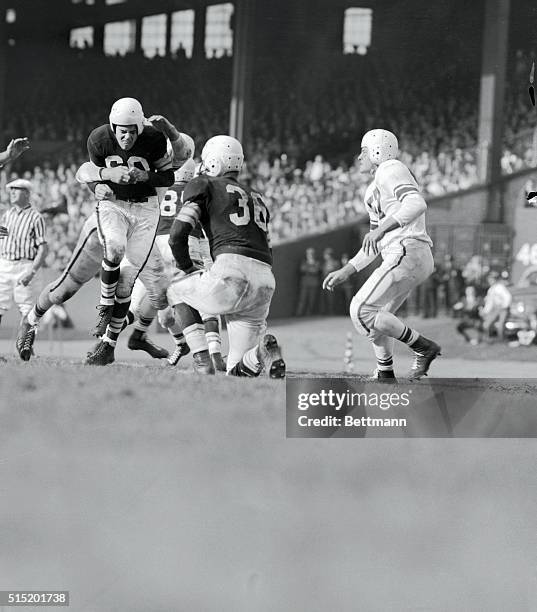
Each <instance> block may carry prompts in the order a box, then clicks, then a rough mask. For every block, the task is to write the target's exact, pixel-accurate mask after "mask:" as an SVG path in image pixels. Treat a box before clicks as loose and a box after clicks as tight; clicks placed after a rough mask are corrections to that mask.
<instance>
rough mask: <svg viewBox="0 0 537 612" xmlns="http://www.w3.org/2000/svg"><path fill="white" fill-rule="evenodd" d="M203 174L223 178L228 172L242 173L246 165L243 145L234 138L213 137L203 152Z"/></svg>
mask: <svg viewBox="0 0 537 612" xmlns="http://www.w3.org/2000/svg"><path fill="white" fill-rule="evenodd" d="M201 163H202V172H203V173H204V174H207V175H209V176H221V175H222V174H225V173H226V172H240V170H241V168H242V164H243V163H244V153H243V151H242V145H241V143H240V142H239V141H238V140H237V139H236V138H233V137H232V136H223V135H222V136H213V137H212V138H209V140H208V141H207V142H206V143H205V146H204V147H203V150H202V152H201Z"/></svg>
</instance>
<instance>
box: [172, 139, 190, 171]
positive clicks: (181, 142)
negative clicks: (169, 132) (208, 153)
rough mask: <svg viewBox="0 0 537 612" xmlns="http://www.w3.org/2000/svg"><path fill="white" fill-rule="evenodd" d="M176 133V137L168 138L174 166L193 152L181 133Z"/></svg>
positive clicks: (178, 164) (180, 163)
mask: <svg viewBox="0 0 537 612" xmlns="http://www.w3.org/2000/svg"><path fill="white" fill-rule="evenodd" d="M177 133H178V138H176V139H172V138H170V143H171V145H172V149H173V163H174V166H176V167H177V166H182V165H183V164H184V163H185V162H186V160H187V159H188V158H189V157H190V156H191V155H192V153H193V152H192V151H191V150H190V147H189V145H188V143H187V141H186V140H185V139H184V138H183V136H182V134H181V133H180V132H177Z"/></svg>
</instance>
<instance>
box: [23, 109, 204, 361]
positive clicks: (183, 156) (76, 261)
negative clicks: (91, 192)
mask: <svg viewBox="0 0 537 612" xmlns="http://www.w3.org/2000/svg"><path fill="white" fill-rule="evenodd" d="M154 118H156V121H155V124H158V126H159V129H160V128H161V126H162V125H166V126H167V132H166V134H167V135H168V134H169V136H171V138H172V139H173V140H172V141H171V144H170V154H171V155H173V164H174V166H178V165H181V164H183V165H184V164H185V162H186V161H189V160H190V161H191V162H192V160H191V155H192V153H193V148H194V141H193V140H192V138H191V137H190V136H188V135H187V134H182V133H180V132H179V131H178V130H177V129H176V128H175V127H174V126H173V124H171V123H170V122H169V121H168V120H167V119H165V118H164V117H162V116H161V115H155V116H153V117H150V118H149V119H148V120H145V121H144V127H147V126H152V125H153V120H154ZM192 164H193V162H192ZM178 172H179V173H183V175H185V176H189V177H190V178H191V176H192V169H190V174H188V172H187V171H186V170H185V171H183V168H180V169H179V170H178ZM102 174H103V171H102V170H101V169H100V168H99V167H98V166H96V165H95V164H93V163H91V162H86V163H84V164H82V166H81V167H80V168H79V170H78V172H77V180H78V181H79V182H80V183H88V184H89V185H90V186H92V187H93V189H97V188H98V185H97V184H98V183H99V180H100V178H101V177H102ZM96 185H97V186H96ZM166 189H167V188H164V192H166ZM165 208H166V207H165V206H161V220H163V219H165V217H166V214H167V211H166V210H165ZM167 218H168V220H169V216H168V217H167ZM172 220H173V216H172ZM97 225H98V223H97V216H96V214H95V213H94V214H92V215H91V216H90V217H89V218H88V219H87V221H86V223H85V224H84V227H83V228H82V231H81V233H80V237H79V240H78V243H77V245H76V247H75V249H74V251H73V255H72V258H71V260H70V262H69V264H68V266H67V268H66V269H65V271H64V272H63V274H62V275H61V276H60V277H59V278H58V279H56V280H55V281H53V282H52V283H50V284H49V285H47V287H45V289H44V290H43V291H42V292H41V294H40V295H39V298H38V300H37V302H36V304H35V306H34V307H33V309H32V311H31V312H30V314H29V315H28V317H27V319H26V320H25V321H24V324H23V325H22V326H21V329H20V331H19V336H18V338H17V347H19V346H20V347H21V349H20V350H19V355H20V357H21V359H23V360H25V361H27V360H28V359H30V357H31V349H32V346H33V343H34V341H35V335H36V331H37V328H38V325H39V322H40V320H41V318H42V317H43V316H44V314H45V313H46V312H47V310H48V309H49V308H51V306H52V305H53V304H63V303H64V302H65V301H67V300H68V299H70V298H71V297H72V296H73V295H74V294H75V293H76V292H77V291H78V290H79V289H80V288H81V287H82V286H83V285H84V284H85V283H87V282H88V281H89V280H91V279H92V278H94V277H95V275H96V274H97V273H98V271H99V268H100V266H101V260H102V246H101V245H100V243H99V239H98V231H97V229H98V228H97ZM159 226H160V223H159ZM170 226H171V221H170V220H169V222H168V232H169V227H170ZM165 240H167V236H166V238H165ZM166 246H167V245H166ZM157 251H158V248H157V246H156V244H155V245H154V247H153V249H152V254H154V256H151V255H150V257H149V258H148V261H147V263H146V265H145V266H144V268H143V269H142V270H141V272H140V276H139V280H138V279H137V284H139V285H141V286H142V287H143V290H142V291H143V294H144V295H145V296H146V302H147V303H148V306H147V312H152V313H153V314H152V315H151V316H149V315H148V316H147V317H145V318H144V317H143V313H142V316H140V317H139V318H138V319H137V320H136V321H135V326H134V327H135V329H134V331H133V333H132V334H131V336H130V337H129V340H128V347H129V348H130V349H131V350H143V351H146V352H147V353H148V354H149V355H151V356H152V357H155V358H163V357H167V356H168V351H166V350H165V349H163V348H161V347H159V346H157V345H155V344H154V343H153V342H152V341H151V340H150V339H149V338H148V337H147V334H146V332H147V329H148V327H149V325H150V324H151V322H152V320H153V319H154V316H155V314H154V313H156V311H157V310H158V309H161V308H166V307H167V306H168V303H167V299H166V290H167V287H168V283H169V278H168V277H167V276H165V275H164V265H163V263H162V261H161V258H160V256H159V254H158V252H157ZM172 259H173V258H172ZM124 265H126V261H125V260H123V262H122V267H123V266H124ZM132 309H133V310H136V301H135V299H133V301H132ZM137 314H139V313H137ZM127 317H128V320H129V322H130V323H132V322H133V321H134V320H135V318H136V317H135V315H134V313H133V312H132V311H129V312H128V315H127Z"/></svg>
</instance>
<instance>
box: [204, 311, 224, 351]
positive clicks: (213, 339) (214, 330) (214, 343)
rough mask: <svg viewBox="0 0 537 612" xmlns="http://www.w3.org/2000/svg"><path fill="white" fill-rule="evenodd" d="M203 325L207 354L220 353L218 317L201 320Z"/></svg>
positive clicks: (220, 342)
mask: <svg viewBox="0 0 537 612" xmlns="http://www.w3.org/2000/svg"><path fill="white" fill-rule="evenodd" d="M203 325H204V327H205V338H207V344H208V346H209V353H210V354H211V355H213V354H214V353H221V352H222V340H221V339H220V324H219V321H218V317H207V318H205V319H203Z"/></svg>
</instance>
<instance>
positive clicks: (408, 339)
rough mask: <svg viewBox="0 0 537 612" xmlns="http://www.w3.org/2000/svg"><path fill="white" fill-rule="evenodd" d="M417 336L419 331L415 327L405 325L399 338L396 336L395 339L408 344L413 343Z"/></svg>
mask: <svg viewBox="0 0 537 612" xmlns="http://www.w3.org/2000/svg"><path fill="white" fill-rule="evenodd" d="M418 338H419V333H418V332H417V331H416V330H415V329H411V328H410V327H407V326H406V325H405V329H404V331H403V333H402V334H401V335H400V336H399V338H397V340H400V341H401V342H404V343H405V344H408V346H410V345H411V344H414V342H416V340H417V339H418Z"/></svg>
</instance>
